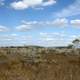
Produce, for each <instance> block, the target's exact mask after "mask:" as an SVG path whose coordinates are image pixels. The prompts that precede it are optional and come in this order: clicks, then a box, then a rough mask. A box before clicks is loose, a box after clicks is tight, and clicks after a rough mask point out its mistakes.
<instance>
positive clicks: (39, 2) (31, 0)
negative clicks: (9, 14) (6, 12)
mask: <svg viewBox="0 0 80 80" xmlns="http://www.w3.org/2000/svg"><path fill="white" fill-rule="evenodd" d="M54 3H56V1H55V0H48V1H46V2H44V1H43V0H21V1H15V2H12V3H11V4H10V5H11V7H12V8H14V9H15V10H23V9H26V8H29V7H34V6H48V5H52V4H54Z"/></svg>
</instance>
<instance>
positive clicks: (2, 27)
mask: <svg viewBox="0 0 80 80" xmlns="http://www.w3.org/2000/svg"><path fill="white" fill-rule="evenodd" d="M8 30H9V29H8V28H7V27H5V26H2V25H0V32H6V31H8Z"/></svg>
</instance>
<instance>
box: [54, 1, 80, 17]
mask: <svg viewBox="0 0 80 80" xmlns="http://www.w3.org/2000/svg"><path fill="white" fill-rule="evenodd" d="M78 14H80V0H75V1H74V3H72V4H71V5H69V6H68V7H66V8H63V9H62V10H61V11H59V12H58V13H56V14H55V15H56V17H69V16H73V15H78Z"/></svg>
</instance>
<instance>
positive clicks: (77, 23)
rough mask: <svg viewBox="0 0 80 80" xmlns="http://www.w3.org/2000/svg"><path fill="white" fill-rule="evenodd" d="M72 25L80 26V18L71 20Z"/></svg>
mask: <svg viewBox="0 0 80 80" xmlns="http://www.w3.org/2000/svg"><path fill="white" fill-rule="evenodd" d="M70 23H71V25H72V26H78V27H79V26H80V19H76V20H71V21H70Z"/></svg>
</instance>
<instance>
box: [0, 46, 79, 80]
mask: <svg viewBox="0 0 80 80" xmlns="http://www.w3.org/2000/svg"><path fill="white" fill-rule="evenodd" d="M0 80H80V50H79V49H75V50H73V49H67V48H60V49H59V48H43V47H34V46H33V47H9V48H0Z"/></svg>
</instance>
